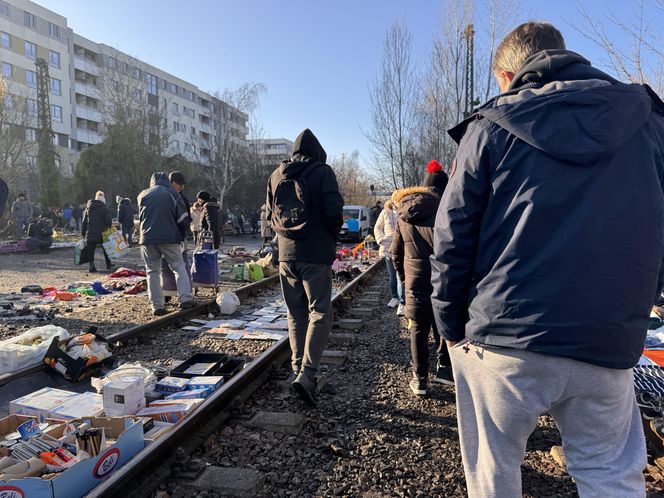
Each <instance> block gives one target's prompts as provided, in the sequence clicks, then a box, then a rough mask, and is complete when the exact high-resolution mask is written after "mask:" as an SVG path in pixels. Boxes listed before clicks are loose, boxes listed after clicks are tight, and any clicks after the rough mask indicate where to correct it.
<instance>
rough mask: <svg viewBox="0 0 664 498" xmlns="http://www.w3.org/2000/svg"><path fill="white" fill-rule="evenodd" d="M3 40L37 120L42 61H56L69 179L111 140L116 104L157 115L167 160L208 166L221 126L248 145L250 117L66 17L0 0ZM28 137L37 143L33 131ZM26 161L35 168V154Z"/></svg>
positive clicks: (1, 54)
mask: <svg viewBox="0 0 664 498" xmlns="http://www.w3.org/2000/svg"><path fill="white" fill-rule="evenodd" d="M0 41H1V45H0V61H1V62H2V71H3V76H4V78H5V80H6V81H7V88H8V92H9V93H10V94H14V95H20V96H23V97H26V98H27V99H28V107H29V109H30V112H31V113H33V112H34V113H35V115H36V109H37V104H36V93H37V90H36V78H37V77H36V68H35V62H36V60H37V59H38V58H43V59H45V60H46V61H48V62H49V76H50V83H49V89H50V94H49V98H50V105H51V116H52V123H53V131H54V133H55V138H54V143H55V144H56V146H57V149H56V150H57V153H58V155H59V156H60V160H59V164H58V166H59V168H60V171H61V173H62V174H63V175H64V176H71V175H72V174H73V172H74V165H75V162H76V160H77V158H78V155H79V153H80V152H81V151H82V150H84V149H85V148H86V147H89V146H91V145H95V144H98V143H100V142H101V141H102V140H103V139H104V132H105V126H106V125H107V124H109V123H112V122H113V106H114V104H115V103H116V102H125V103H126V102H129V101H131V103H132V104H131V105H132V106H135V108H137V109H142V110H144V111H146V112H148V113H151V114H152V115H154V116H157V117H158V123H159V128H160V130H159V131H160V135H161V136H162V137H163V138H165V139H166V140H165V141H166V145H165V148H164V154H165V155H175V154H181V155H182V156H184V157H186V158H187V159H190V160H193V161H199V162H202V163H205V162H207V160H208V159H209V157H210V154H211V150H210V149H211V148H212V147H213V146H214V139H213V138H214V136H215V135H216V134H217V130H218V128H217V127H219V126H221V127H222V128H223V129H224V130H225V129H228V130H229V132H230V136H231V137H232V138H233V140H236V141H237V142H238V143H241V144H244V145H246V135H247V119H248V117H247V115H246V114H244V113H242V112H240V111H239V110H238V109H236V108H234V107H232V106H230V105H228V104H227V103H225V102H223V101H221V100H219V99H217V98H216V97H215V96H213V95H211V94H209V93H207V92H204V91H202V90H201V89H200V88H198V87H197V86H196V85H193V84H192V83H189V82H187V81H185V80H182V79H180V78H178V77H176V76H174V75H172V74H169V73H167V72H165V71H162V70H160V69H158V68H156V67H154V66H152V65H150V64H148V63H147V62H144V61H141V60H138V59H136V58H134V57H131V56H130V55H129V54H126V53H123V52H120V51H119V50H117V49H115V48H113V47H111V46H109V45H106V44H103V43H98V42H95V41H92V40H89V39H87V38H85V37H83V36H80V35H78V34H76V33H74V31H73V30H72V28H70V27H69V26H68V24H67V19H66V18H65V17H63V16H60V15H58V14H57V13H55V12H52V11H50V10H48V9H45V8H43V7H41V6H39V5H38V4H36V3H34V2H31V1H29V0H0ZM34 123H35V124H34V126H36V119H35V121H34ZM29 128H31V129H32V127H29ZM26 133H27V135H26V136H29V137H30V138H31V139H32V138H34V137H36V133H35V131H34V130H33V131H30V130H26ZM35 140H36V138H35ZM26 162H27V164H28V165H31V164H32V163H35V162H36V159H35V157H34V155H33V153H32V152H31V153H29V157H28V158H27V159H26Z"/></svg>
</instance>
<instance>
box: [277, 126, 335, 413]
mask: <svg viewBox="0 0 664 498" xmlns="http://www.w3.org/2000/svg"><path fill="white" fill-rule="evenodd" d="M326 160H327V154H326V153H325V150H324V149H323V147H322V146H321V145H320V143H319V142H318V139H317V138H316V137H315V135H314V134H313V133H312V132H311V130H309V129H305V130H304V131H303V132H302V133H300V135H299V136H298V137H297V139H296V140H295V144H294V145H293V155H292V157H291V158H290V159H288V160H286V161H283V162H282V163H281V164H280V165H279V167H278V168H277V169H276V170H274V172H273V173H272V175H271V176H270V179H269V181H268V186H267V200H266V203H265V206H266V209H267V212H266V218H267V220H268V221H269V222H270V224H271V225H272V227H273V229H274V230H275V231H277V233H278V243H279V276H280V279H281V288H282V291H283V295H284V300H285V301H286V306H287V307H288V336H289V339H290V345H291V351H292V357H291V363H292V367H293V373H294V376H295V380H294V381H293V388H294V389H295V390H296V391H297V392H298V394H299V395H300V397H302V398H303V399H304V400H305V401H307V402H309V403H310V404H315V403H316V372H317V370H318V365H319V363H320V358H321V355H322V354H323V350H324V349H325V347H326V345H327V339H328V336H329V334H330V330H331V329H332V303H331V298H332V262H333V261H334V259H335V255H336V242H337V237H338V236H339V230H340V229H341V225H342V224H343V205H344V200H343V198H342V197H341V194H340V193H339V186H338V185H337V178H336V176H335V175H334V171H332V168H330V167H329V166H328V165H327V164H325V161H326ZM294 183H297V184H299V187H301V188H302V189H304V198H302V199H287V198H286V197H285V196H284V197H282V193H284V195H285V192H286V189H287V188H288V187H289V185H290V186H291V187H292V186H293V184H294ZM290 191H291V192H293V190H290ZM287 201H292V202H295V203H296V204H298V207H299V208H301V209H299V210H298V212H299V214H302V213H305V212H306V215H303V216H302V217H301V218H299V220H300V221H303V224H302V225H298V227H301V228H302V230H301V232H302V233H301V234H300V235H295V234H294V233H293V232H294V231H295V230H292V231H286V230H284V229H283V228H284V226H285V225H289V220H285V219H283V217H284V216H286V214H285V213H286V212H292V211H290V210H289V209H288V207H287V206H284V205H283V204H281V203H282V202H287ZM302 204H304V206H302ZM290 221H293V220H290ZM279 227H281V228H282V230H281V232H279ZM294 228H296V227H294Z"/></svg>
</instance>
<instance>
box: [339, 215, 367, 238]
mask: <svg viewBox="0 0 664 498" xmlns="http://www.w3.org/2000/svg"><path fill="white" fill-rule="evenodd" d="M370 231H371V225H370V222H369V208H367V207H366V206H344V224H343V225H342V226H341V233H340V238H341V240H354V241H357V242H360V241H361V240H363V239H364V238H365V237H366V236H367V235H369V233H370Z"/></svg>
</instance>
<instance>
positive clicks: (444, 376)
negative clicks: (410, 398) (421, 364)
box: [408, 365, 454, 396]
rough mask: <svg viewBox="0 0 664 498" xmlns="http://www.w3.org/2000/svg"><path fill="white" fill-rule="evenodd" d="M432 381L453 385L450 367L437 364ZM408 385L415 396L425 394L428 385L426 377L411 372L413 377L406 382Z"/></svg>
mask: <svg viewBox="0 0 664 498" xmlns="http://www.w3.org/2000/svg"><path fill="white" fill-rule="evenodd" d="M433 381H434V382H436V383H438V384H444V385H446V386H454V374H453V373H452V367H450V366H444V365H438V368H437V369H436V375H435V376H434V378H433ZM408 387H410V390H411V391H413V394H415V395H416V396H426V395H427V387H428V386H427V378H426V377H420V376H419V375H417V374H416V373H413V378H412V379H411V381H410V382H409V383H408Z"/></svg>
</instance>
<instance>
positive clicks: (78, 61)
mask: <svg viewBox="0 0 664 498" xmlns="http://www.w3.org/2000/svg"><path fill="white" fill-rule="evenodd" d="M74 68H76V69H78V70H79V71H83V72H85V73H88V74H93V75H95V76H99V66H97V64H96V63H95V62H94V61H92V60H89V59H84V58H82V57H79V56H77V55H75V56H74Z"/></svg>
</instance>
